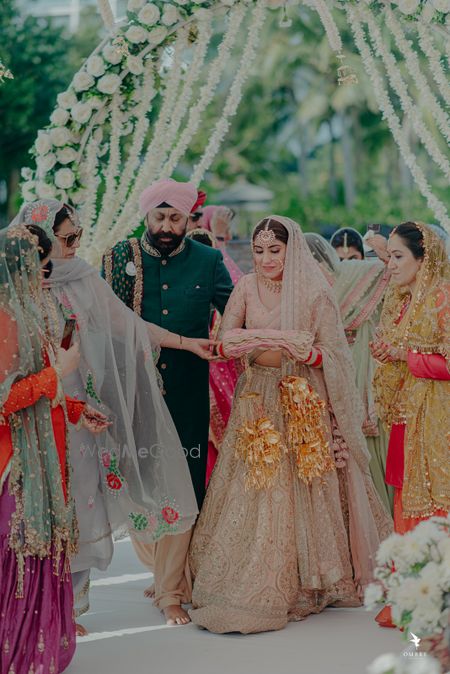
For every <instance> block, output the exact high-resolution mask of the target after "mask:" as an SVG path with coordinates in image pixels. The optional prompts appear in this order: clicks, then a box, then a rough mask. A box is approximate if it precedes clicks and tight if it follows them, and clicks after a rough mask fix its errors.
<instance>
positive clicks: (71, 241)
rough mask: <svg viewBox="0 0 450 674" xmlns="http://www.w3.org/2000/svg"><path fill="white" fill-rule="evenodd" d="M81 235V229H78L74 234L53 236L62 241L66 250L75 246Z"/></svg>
mask: <svg viewBox="0 0 450 674" xmlns="http://www.w3.org/2000/svg"><path fill="white" fill-rule="evenodd" d="M82 234H83V228H82V227H80V228H79V229H78V230H77V231H76V232H73V233H72V234H65V235H64V234H55V236H57V237H58V239H64V243H65V244H66V246H67V248H72V246H74V245H75V243H76V242H77V241H79V240H80V239H81V235H82Z"/></svg>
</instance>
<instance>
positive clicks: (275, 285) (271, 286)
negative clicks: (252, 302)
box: [259, 274, 283, 293]
mask: <svg viewBox="0 0 450 674" xmlns="http://www.w3.org/2000/svg"><path fill="white" fill-rule="evenodd" d="M259 278H260V281H261V282H262V283H263V284H264V285H265V286H266V288H267V289H268V290H270V291H271V292H273V293H281V288H282V287H283V281H282V280H281V281H272V279H270V278H266V277H265V276H263V275H262V274H260V275H259Z"/></svg>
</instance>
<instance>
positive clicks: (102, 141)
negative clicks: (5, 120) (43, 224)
mask: <svg viewBox="0 0 450 674" xmlns="http://www.w3.org/2000/svg"><path fill="white" fill-rule="evenodd" d="M98 4H99V9H100V12H101V14H102V17H103V21H104V23H105V25H106V26H107V28H108V31H109V32H108V36H107V37H106V38H105V39H104V40H103V41H102V43H101V44H100V45H99V46H98V47H97V49H96V50H95V51H94V52H93V54H92V55H91V56H90V57H89V58H88V59H87V61H86V62H85V63H84V64H83V66H82V67H81V69H80V70H79V72H78V73H76V75H75V76H74V78H73V80H72V82H71V84H70V86H69V87H68V89H67V91H65V92H63V93H61V94H59V96H58V99H57V107H56V108H55V110H54V111H53V114H52V115H51V118H50V124H49V125H48V126H47V127H46V128H45V129H43V130H41V131H39V133H38V137H37V139H36V141H35V144H34V146H33V149H32V152H33V154H34V155H35V159H36V168H35V170H31V169H24V170H23V172H22V175H23V178H24V182H23V184H22V195H23V198H24V199H25V201H34V200H36V199H37V198H44V197H56V198H60V199H63V200H70V201H71V202H73V203H75V204H77V205H78V206H79V207H80V209H81V211H82V219H83V223H84V225H85V227H86V230H87V234H88V236H86V237H85V238H84V241H83V249H82V251H81V254H82V255H83V256H84V257H86V258H87V259H88V260H89V261H90V262H92V263H94V264H95V263H98V261H99V259H100V256H101V254H102V253H103V251H104V250H105V248H106V247H108V246H111V245H113V244H114V243H115V242H116V241H117V240H119V239H120V238H123V237H124V236H126V235H127V234H128V233H129V232H130V231H132V230H133V229H134V228H135V227H136V225H137V224H138V222H139V215H138V211H137V204H138V195H139V193H140V192H141V190H142V189H143V188H144V187H145V186H146V185H147V184H148V183H149V182H150V181H152V180H155V179H157V178H159V177H168V176H170V175H171V174H172V173H173V172H174V170H175V169H176V168H177V166H178V165H179V163H180V162H181V161H182V160H183V157H184V156H185V153H186V151H187V149H188V148H189V146H190V144H191V142H192V141H193V139H194V138H195V135H196V133H197V132H198V130H199V128H200V126H201V124H202V120H203V118H204V115H205V112H206V111H207V109H208V106H209V104H210V103H211V101H212V100H213V98H214V95H215V93H216V91H217V90H218V88H219V87H223V86H227V87H228V93H227V97H226V101H225V105H224V107H223V110H222V115H221V117H220V119H217V120H216V121H215V123H214V126H213V128H212V129H211V134H210V136H209V140H208V142H207V144H206V147H204V148H203V149H202V154H201V156H200V157H199V158H198V161H197V163H196V165H195V166H194V167H193V170H192V177H191V178H192V180H193V181H194V182H195V183H197V184H199V183H200V181H201V180H202V178H203V176H204V174H205V171H207V170H208V168H209V167H210V166H211V164H212V162H213V160H214V158H215V156H216V154H217V152H218V151H219V148H220V145H221V142H222V141H223V139H224V137H225V135H226V133H227V130H228V128H229V126H230V123H231V122H230V120H231V118H232V116H233V115H234V114H235V112H236V110H237V107H238V105H239V103H240V101H241V98H242V96H243V94H244V85H245V82H246V80H247V78H248V77H249V75H250V73H251V70H252V67H253V66H254V63H255V58H256V57H257V54H258V48H259V47H260V44H259V37H260V34H261V29H262V27H263V25H264V22H265V20H266V18H267V16H268V13H269V12H270V11H278V12H280V14H281V21H280V25H285V26H287V25H289V18H288V15H289V14H290V13H292V12H294V11H296V6H297V5H299V4H304V5H307V6H308V7H309V8H311V10H313V11H316V12H317V13H318V15H319V16H320V19H321V22H322V24H323V27H324V30H325V31H326V34H327V37H328V40H329V43H330V46H331V48H332V49H333V51H334V52H335V53H336V55H337V57H338V58H339V59H342V62H341V66H340V67H339V68H338V72H337V83H338V84H346V83H350V84H351V83H354V79H355V78H354V75H353V74H352V72H351V70H350V68H348V67H347V66H346V65H345V55H344V54H343V53H342V42H341V37H340V34H339V30H338V28H337V25H336V21H335V18H334V17H335V15H336V13H337V12H340V13H343V14H344V15H345V17H346V20H347V23H348V25H349V27H350V29H351V32H352V35H353V38H354V42H355V45H356V49H357V51H358V52H359V54H360V56H361V59H362V61H363V64H364V69H365V71H366V73H367V76H368V77H369V78H370V81H371V85H372V87H373V89H374V92H375V95H376V98H377V101H378V104H379V108H380V110H381V112H382V114H383V117H384V118H385V120H386V123H387V124H388V126H389V129H390V131H391V133H392V135H393V137H394V139H395V141H396V143H397V144H398V146H399V149H400V152H401V154H402V156H403V159H404V161H405V163H406V165H407V166H408V168H409V169H410V171H411V173H412V176H413V178H414V180H415V182H416V185H417V187H418V189H419V190H420V192H421V193H422V195H423V196H424V197H425V199H426V201H427V203H428V206H429V207H430V209H431V210H432V211H433V212H434V214H435V217H436V219H437V221H438V222H439V223H440V224H441V225H442V226H444V227H445V229H447V231H450V217H449V214H448V212H447V208H446V206H445V204H444V203H443V202H442V201H441V200H440V199H439V198H438V196H437V195H436V194H435V193H434V191H433V188H432V186H431V185H430V184H429V183H428V181H427V178H426V174H425V172H424V170H423V168H422V167H421V166H420V165H419V164H418V162H417V160H416V156H415V154H414V150H413V147H412V145H411V139H410V131H409V130H410V128H412V129H413V130H414V135H415V140H414V142H416V143H420V144H421V145H422V146H423V147H424V149H425V150H426V153H427V154H428V156H429V158H430V160H431V161H433V162H434V163H435V164H436V165H437V166H438V168H439V170H440V171H441V172H442V173H443V174H444V176H445V177H446V178H447V180H448V181H449V182H450V155H449V153H448V146H449V142H450V117H449V110H450V82H449V80H448V75H447V73H446V68H447V67H448V60H449V59H450V39H449V38H450V0H395V1H392V2H391V0H167V1H164V0H152V1H150V2H147V1H146V0H129V2H128V12H127V18H126V19H125V20H124V21H122V22H119V23H116V22H115V20H114V17H113V15H112V13H111V9H110V6H109V2H108V0H98ZM241 31H246V32H247V35H246V39H245V40H244V41H243V47H241V49H242V51H241V53H240V54H239V58H238V64H237V67H235V69H234V70H233V72H230V63H231V59H230V56H231V54H232V53H233V51H234V56H235V55H236V50H237V48H238V45H239V44H240V43H239V41H238V36H239V34H240V33H241ZM411 33H414V36H413V37H414V41H412V40H411ZM218 35H219V36H220V37H219V39H218V40H217V37H218ZM213 38H215V39H214V45H213V46H212V40H213ZM216 43H217V44H216ZM390 44H394V45H395V55H394V53H393V52H392V51H391V50H390V47H389V45H390ZM208 49H213V50H214V54H213V58H212V61H209V62H208V63H206V56H207V53H208ZM419 51H420V53H421V56H425V57H426V58H425V60H424V59H423V58H421V59H419ZM446 59H447V64H446V62H445V61H446ZM235 62H236V59H234V60H233V63H235ZM424 62H425V66H424ZM194 92H196V93H195V98H193V96H194ZM394 97H395V98H396V99H397V100H398V101H399V103H400V106H399V107H398V106H397V107H394V105H393V99H394ZM419 99H420V101H421V102H422V103H423V102H424V101H425V103H426V106H425V107H426V115H425V114H424V112H423V109H424V106H423V104H422V105H419V104H418V102H419ZM399 108H400V110H401V112H398V109H399ZM406 126H408V133H406V129H405V127H406ZM432 129H433V131H432Z"/></svg>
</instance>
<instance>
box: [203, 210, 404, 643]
mask: <svg viewBox="0 0 450 674" xmlns="http://www.w3.org/2000/svg"><path fill="white" fill-rule="evenodd" d="M252 249H253V259H254V264H255V269H256V273H253V274H248V275H246V276H244V277H243V278H242V279H240V281H239V283H238V284H237V286H236V288H235V290H234V291H233V294H232V295H231V297H230V300H229V302H228V304H227V307H226V310H225V313H224V316H223V321H222V326H221V335H222V339H223V341H222V343H221V344H220V346H219V353H220V354H221V355H222V356H224V357H238V356H243V357H244V359H245V360H246V361H247V367H246V370H245V371H244V373H243V374H242V376H241V377H240V379H239V381H238V384H237V389H236V394H235V399H234V404H233V410H232V413H231V418H230V422H229V425H228V429H227V432H226V434H225V437H224V440H223V443H222V446H221V448H220V452H219V457H218V461H217V464H216V467H215V469H214V472H213V474H212V477H211V482H210V485H209V489H208V492H207V496H206V500H205V503H204V505H203V509H202V512H201V514H200V518H199V521H198V523H197V526H196V529H195V532H194V535H193V538H192V542H191V549H190V564H191V569H192V572H193V575H194V577H195V583H194V590H193V609H192V610H191V612H190V615H191V618H192V620H193V622H194V623H196V624H197V625H200V626H202V627H205V628H206V629H208V630H210V631H212V632H219V633H223V632H243V633H250V632H262V631H265V630H276V629H281V628H283V627H284V626H285V625H286V623H287V622H288V621H289V620H301V619H303V618H305V617H306V616H307V615H308V614H310V613H318V612H320V611H321V610H323V609H324V608H325V607H326V606H329V605H334V606H357V605H359V604H360V603H361V597H362V591H363V588H364V586H365V585H366V584H367V583H368V582H370V580H371V578H372V569H373V565H374V556H375V552H376V550H377V547H378V545H379V543H380V542H381V540H382V539H383V538H384V537H386V536H387V535H388V534H389V533H390V532H391V520H390V517H389V515H388V514H387V513H386V511H385V510H384V507H383V506H382V504H381V501H380V499H379V497H378V495H377V493H376V491H375V489H374V486H373V483H372V480H371V477H370V472H369V455H368V451H367V447H366V443H365V439H364V435H363V433H362V430H361V427H362V423H363V411H362V409H361V403H360V396H359V395H358V392H357V390H356V387H355V384H354V370H353V365H352V359H351V354H350V351H349V348H348V345H347V342H346V339H345V335H344V331H343V328H342V323H341V320H340V318H339V310H338V308H337V305H336V302H335V300H334V298H333V293H332V290H331V289H330V287H329V285H328V283H327V282H326V280H325V278H324V276H323V275H322V274H321V273H320V272H319V270H318V268H317V264H316V262H315V261H314V259H313V257H312V255H311V253H310V252H309V249H308V246H307V244H306V241H305V238H304V236H303V234H302V232H301V230H300V227H299V226H298V225H297V223H295V222H293V221H292V220H290V219H288V218H284V217H280V216H270V217H269V218H266V219H264V220H263V221H262V222H260V223H259V224H258V225H257V226H256V228H255V230H254V232H253V237H252ZM244 326H245V329H242V328H243V327H244Z"/></svg>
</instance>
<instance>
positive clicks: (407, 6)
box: [398, 0, 420, 14]
mask: <svg viewBox="0 0 450 674" xmlns="http://www.w3.org/2000/svg"><path fill="white" fill-rule="evenodd" d="M419 7H420V0H398V8H399V10H400V11H401V12H403V14H415V13H416V12H417V10H418V9H419Z"/></svg>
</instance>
